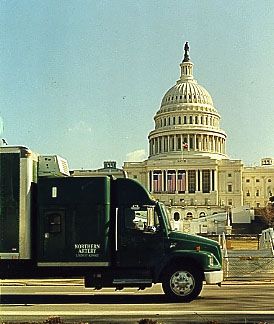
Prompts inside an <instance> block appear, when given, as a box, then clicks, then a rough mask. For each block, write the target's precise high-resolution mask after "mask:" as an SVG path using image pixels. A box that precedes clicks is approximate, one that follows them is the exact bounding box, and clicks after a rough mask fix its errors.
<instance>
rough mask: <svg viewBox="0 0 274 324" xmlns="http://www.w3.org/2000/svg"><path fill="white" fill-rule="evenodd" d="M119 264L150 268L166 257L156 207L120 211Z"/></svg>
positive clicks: (136, 207) (118, 214)
mask: <svg viewBox="0 0 274 324" xmlns="http://www.w3.org/2000/svg"><path fill="white" fill-rule="evenodd" d="M116 216H117V226H118V230H117V265H118V266H126V267H147V268H148V267H150V266H152V265H155V264H156V263H157V262H159V260H160V259H161V258H162V257H163V251H164V245H163V233H162V231H161V228H160V224H159V219H158V215H157V213H156V211H155V210H154V207H151V206H143V207H139V206H131V207H121V208H118V210H117V215H116Z"/></svg>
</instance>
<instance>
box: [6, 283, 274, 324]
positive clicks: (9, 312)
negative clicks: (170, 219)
mask: <svg viewBox="0 0 274 324" xmlns="http://www.w3.org/2000/svg"><path fill="white" fill-rule="evenodd" d="M7 284H8V285H7ZM1 304H2V305H1V308H0V314H1V315H0V318H1V320H2V321H7V320H8V321H18V320H20V321H26V320H28V321H34V320H39V321H43V320H45V319H46V318H48V316H50V315H51V316H60V317H61V318H62V319H64V320H65V321H92V323H106V322H108V323H137V322H138V320H140V319H142V318H151V319H158V320H159V321H161V322H162V323H165V324H166V323H167V324H168V323H209V322H210V321H213V320H215V321H218V323H259V322H262V323H264V322H267V323H274V284H273V283H264V284H262V283H240V284H239V283H233V282H230V283H224V284H223V286H222V287H221V288H219V287H217V286H205V287H204V289H203V291H202V294H201V296H200V297H199V298H198V299H197V300H195V301H193V302H191V303H187V304H178V303H170V302H168V301H167V299H166V298H165V296H164V295H163V294H162V290H161V286H160V285H156V286H154V287H153V288H151V289H146V290H144V291H137V290H136V289H126V290H123V291H119V292H114V290H113V289H104V290H102V291H99V292H97V291H94V290H87V289H84V288H83V286H82V283H81V282H79V281H69V282H66V283H65V282H61V283H60V282H58V281H57V282H50V285H49V282H43V283H41V282H35V281H26V282H24V281H20V282H16V283H13V284H12V285H11V283H7V282H5V285H4V286H3V285H2V286H1Z"/></svg>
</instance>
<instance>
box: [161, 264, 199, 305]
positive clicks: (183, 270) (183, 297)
mask: <svg viewBox="0 0 274 324" xmlns="http://www.w3.org/2000/svg"><path fill="white" fill-rule="evenodd" d="M162 287H163V290H164V293H165V294H166V295H167V296H168V298H170V299H171V300H174V301H178V302H190V301H192V300H194V299H195V298H197V297H198V296H199V294H200V292H201V291H202V288H203V276H202V273H201V271H199V270H196V269H192V267H190V266H189V265H178V266H174V267H171V268H169V269H168V270H167V272H166V273H165V274H164V278H163V283H162Z"/></svg>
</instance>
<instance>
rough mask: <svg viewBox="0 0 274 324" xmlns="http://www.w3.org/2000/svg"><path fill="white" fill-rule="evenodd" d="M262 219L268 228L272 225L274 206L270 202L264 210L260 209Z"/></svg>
mask: <svg viewBox="0 0 274 324" xmlns="http://www.w3.org/2000/svg"><path fill="white" fill-rule="evenodd" d="M261 216H262V219H263V220H264V221H265V223H266V224H267V225H268V226H269V227H273V225H274V206H273V203H272V202H269V203H268V204H267V205H266V206H265V207H264V208H262V209H261Z"/></svg>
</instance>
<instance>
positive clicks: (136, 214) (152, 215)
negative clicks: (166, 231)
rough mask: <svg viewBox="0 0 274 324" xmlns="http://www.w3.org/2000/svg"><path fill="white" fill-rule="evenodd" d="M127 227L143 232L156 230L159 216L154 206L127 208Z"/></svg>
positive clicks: (125, 215)
mask: <svg viewBox="0 0 274 324" xmlns="http://www.w3.org/2000/svg"><path fill="white" fill-rule="evenodd" d="M124 217H125V228H127V229H135V230H138V231H142V232H156V231H157V230H158V229H159V218H158V215H157V213H156V211H155V209H154V207H147V206H144V207H140V208H138V209H135V208H125V214H124Z"/></svg>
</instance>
